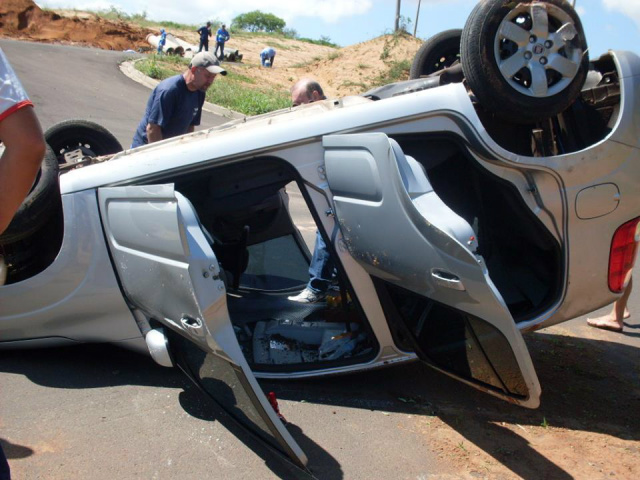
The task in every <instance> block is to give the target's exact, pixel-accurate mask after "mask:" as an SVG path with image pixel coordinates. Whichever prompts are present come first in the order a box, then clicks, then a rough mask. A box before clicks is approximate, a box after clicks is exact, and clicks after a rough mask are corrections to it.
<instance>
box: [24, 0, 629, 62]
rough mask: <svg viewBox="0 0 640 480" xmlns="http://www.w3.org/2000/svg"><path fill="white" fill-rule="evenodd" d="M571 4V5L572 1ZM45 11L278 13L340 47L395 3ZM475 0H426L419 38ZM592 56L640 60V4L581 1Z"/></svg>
mask: <svg viewBox="0 0 640 480" xmlns="http://www.w3.org/2000/svg"><path fill="white" fill-rule="evenodd" d="M571 1H572V0H571ZM36 3H37V4H38V5H40V6H41V7H50V8H63V7H68V8H78V9H83V8H84V9H94V10H99V9H107V8H109V6H111V5H113V6H115V7H116V8H118V9H120V10H123V11H125V12H127V13H141V12H143V11H146V12H147V16H148V18H150V19H154V20H174V21H176V22H181V23H189V24H197V23H201V22H204V21H206V20H207V19H217V20H221V21H224V22H226V23H229V22H230V21H231V19H232V18H233V17H235V16H236V15H238V14H240V13H245V12H249V11H252V10H261V11H263V12H269V13H273V14H275V15H277V16H279V17H281V18H283V19H284V20H285V21H286V22H287V27H290V28H293V29H295V30H296V31H297V32H298V34H299V35H301V36H304V37H309V38H320V36H327V37H329V38H330V39H331V41H333V42H335V43H338V44H339V45H341V46H347V45H352V44H355V43H359V42H364V41H367V40H370V39H371V38H374V37H377V36H379V35H381V34H383V33H389V32H390V31H391V30H392V29H393V24H394V18H395V12H396V0H278V1H269V0H233V1H229V0H223V1H220V0H179V1H176V0H36ZM475 4H476V0H422V4H421V7H420V16H419V20H418V28H417V36H418V37H420V38H423V39H426V38H428V37H430V36H431V35H434V34H436V33H438V32H441V31H443V30H447V29H449V28H462V27H463V26H464V23H465V21H466V18H467V16H468V15H469V12H471V9H472V8H473V6H474V5H475ZM417 5H418V0H402V1H401V12H400V14H401V15H402V16H403V17H406V18H410V19H411V21H412V23H410V24H409V31H410V32H413V28H414V23H415V18H416V9H417ZM576 8H577V10H578V12H579V13H580V18H581V19H582V23H583V26H584V28H585V32H586V35H587V42H588V44H589V49H590V56H591V58H595V57H596V56H599V55H600V54H602V53H604V52H606V51H607V50H608V49H615V50H632V51H635V52H636V53H639V54H640V0H576Z"/></svg>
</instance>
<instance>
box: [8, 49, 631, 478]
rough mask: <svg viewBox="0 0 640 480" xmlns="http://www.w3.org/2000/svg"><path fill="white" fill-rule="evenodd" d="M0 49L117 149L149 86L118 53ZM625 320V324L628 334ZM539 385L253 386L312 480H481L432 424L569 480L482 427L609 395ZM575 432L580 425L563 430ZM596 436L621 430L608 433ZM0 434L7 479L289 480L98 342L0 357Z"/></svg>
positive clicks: (160, 376) (419, 374)
mask: <svg viewBox="0 0 640 480" xmlns="http://www.w3.org/2000/svg"><path fill="white" fill-rule="evenodd" d="M0 46H1V47H2V48H3V49H4V50H5V51H6V52H7V54H8V56H9V58H10V60H11V61H12V63H13V64H14V67H15V68H16V70H17V71H18V74H19V75H20V76H21V78H22V80H23V82H24V84H25V86H26V88H27V89H28V91H29V93H30V94H31V96H32V98H33V99H34V100H35V102H36V103H37V104H38V115H39V116H40V118H41V121H42V123H43V126H44V127H45V128H46V127H48V126H50V125H52V124H53V123H55V122H57V121H59V120H62V119H65V118H70V117H74V118H77V117H82V118H89V119H92V120H94V121H97V122H99V123H102V124H103V125H105V126H107V128H109V129H110V130H112V131H113V132H114V133H115V134H116V135H117V136H118V137H119V138H120V139H121V142H122V143H123V144H126V143H127V142H128V141H129V139H130V135H131V132H132V131H133V128H135V125H136V124H137V122H138V120H139V116H140V115H141V112H142V109H143V108H144V104H145V101H146V98H147V96H148V93H149V91H148V90H147V89H145V88H144V87H141V86H139V85H137V84H135V83H133V82H131V81H130V80H129V79H127V78H125V77H123V76H122V75H121V74H120V73H119V71H118V70H117V68H116V65H117V63H118V62H119V61H120V60H121V59H123V58H125V57H127V55H125V54H122V53H113V52H104V51H99V50H93V49H80V48H72V47H59V46H50V45H40V44H37V45H36V44H29V43H18V42H9V41H0ZM84 113H86V114H84ZM208 121H212V122H215V121H217V120H216V119H215V118H213V119H210V120H208ZM218 121H219V120H218ZM638 270H639V269H638V268H636V273H637V275H636V277H637V278H640V271H638ZM636 283H637V285H640V284H638V282H636ZM638 290H640V287H637V290H636V292H635V293H634V294H633V295H632V299H631V303H630V308H631V310H632V312H640V294H638ZM637 323H638V322H637V320H635V319H632V320H631V321H630V326H631V327H634V325H637ZM562 328H563V329H568V331H569V332H570V335H572V336H574V337H576V336H577V337H582V338H583V340H581V345H585V347H584V348H587V349H588V348H591V347H593V348H597V349H599V350H598V351H603V352H605V353H604V354H606V355H609V354H611V355H619V357H620V364H621V365H626V364H623V361H625V358H626V359H627V360H626V361H627V362H632V358H633V357H634V358H636V359H637V358H638V357H637V352H638V346H639V345H640V334H638V333H637V330H636V329H634V328H627V329H626V330H627V331H626V333H625V335H618V334H613V333H609V332H599V331H594V332H591V331H590V330H589V329H587V328H586V327H585V326H584V319H583V318H582V319H576V320H574V321H572V322H567V323H565V324H563V325H562ZM543 333H544V334H545V335H546V336H547V337H549V338H550V339H551V340H552V341H553V342H554V344H558V343H559V342H562V341H563V339H564V338H566V336H565V334H564V333H562V332H560V333H559V332H558V331H551V332H543ZM594 335H595V336H594ZM529 343H530V345H531V344H532V343H533V342H529ZM582 351H583V352H584V350H582ZM532 355H533V357H534V364H536V367H538V366H541V367H543V369H542V371H549V372H552V373H553V372H554V369H553V368H552V367H554V365H553V358H551V357H549V355H546V354H544V353H542V352H536V351H533V352H532ZM614 358H617V357H614ZM624 368H626V367H624ZM539 371H540V370H539ZM629 374H630V375H632V374H633V370H631V369H630V370H629ZM540 380H541V383H542V387H543V392H546V393H545V395H543V403H542V406H541V409H540V410H539V411H534V412H532V411H528V410H525V409H521V408H518V407H513V406H511V405H508V404H506V403H504V402H501V401H498V400H495V399H493V398H490V397H488V396H487V395H484V394H482V393H479V392H476V391H475V390H473V389H470V388H468V387H465V386H463V385H460V384H459V383H458V382H455V381H453V380H451V379H449V378H448V377H445V376H444V375H441V374H438V373H436V372H434V371H432V370H430V369H428V368H427V367H424V366H422V365H420V364H413V365H407V366H404V367H401V368H393V369H387V370H381V371H377V372H369V373H367V374H362V375H356V376H349V377H342V378H336V379H332V380H329V381H326V380H325V381H306V382H291V383H274V382H271V383H268V384H265V387H266V388H268V389H269V390H275V391H277V393H278V396H279V398H280V405H281V409H282V411H283V413H284V415H285V416H286V417H287V418H288V420H289V421H291V422H292V423H293V424H294V425H295V426H294V427H293V435H294V437H295V438H296V440H297V441H298V442H299V443H300V444H301V446H302V447H303V449H304V450H305V451H306V452H307V454H308V456H309V458H310V465H311V468H312V469H313V470H314V472H315V473H316V475H317V476H318V478H322V479H331V480H333V479H341V478H348V479H365V478H366V479H370V478H379V479H387V478H388V479H405V478H406V479H416V478H420V479H422V478H424V479H427V478H443V475H447V474H449V475H451V476H450V477H449V478H459V477H460V476H461V475H462V476H464V477H466V478H470V477H479V478H483V471H469V470H465V469H464V468H462V469H458V470H453V468H454V467H453V466H452V465H455V463H456V462H455V461H453V460H452V459H453V458H454V456H456V455H463V454H464V453H463V452H462V449H461V448H460V449H457V448H453V449H452V450H450V451H447V450H445V451H442V450H441V449H440V447H439V445H440V444H439V443H438V438H439V437H440V436H441V435H442V431H443V430H441V427H440V425H441V424H438V423H437V421H436V420H437V419H440V420H441V421H442V422H444V423H446V425H445V426H444V427H442V428H446V429H449V430H451V431H454V433H456V434H458V435H459V436H460V437H459V438H460V440H459V441H458V440H456V443H460V445H463V446H464V445H469V443H471V444H473V445H475V446H477V447H479V448H480V449H483V450H484V451H485V452H486V453H487V454H489V455H490V456H491V457H493V458H500V460H499V461H500V462H502V463H503V464H504V465H505V466H506V467H507V468H508V469H510V470H511V471H512V472H513V473H514V474H515V475H518V476H523V477H530V478H533V477H535V476H536V475H535V473H536V472H537V473H538V476H542V473H544V476H546V477H548V478H568V475H569V473H568V472H566V471H564V470H562V468H560V467H558V466H557V465H555V464H554V463H553V462H551V461H549V459H547V458H545V457H544V456H541V455H538V454H536V452H535V450H534V448H532V447H531V446H530V445H529V444H528V443H527V442H526V441H523V439H522V438H521V437H519V436H518V435H517V434H514V433H513V432H511V431H510V430H508V429H496V428H495V424H496V422H498V423H499V422H500V421H501V420H503V419H508V420H509V421H511V422H513V423H515V424H517V425H518V426H521V425H525V426H527V425H539V423H540V421H541V415H543V414H544V415H546V416H547V418H553V417H554V416H555V417H559V416H561V415H563V416H564V415H566V414H567V412H568V411H570V412H572V416H571V420H572V421H573V424H572V428H580V429H583V430H585V431H590V430H591V429H594V428H595V427H594V422H593V421H592V420H591V419H590V418H588V417H585V418H584V419H583V418H582V417H580V415H581V413H580V411H581V410H580V409H579V408H577V407H576V406H575V405H580V403H581V402H583V401H585V400H590V401H591V402H595V401H600V399H602V402H605V401H607V400H606V399H607V395H608V394H607V392H602V391H600V390H596V391H589V392H584V393H583V394H582V395H586V396H589V395H592V396H593V397H592V398H591V399H585V397H584V396H581V397H580V398H575V400H574V401H573V403H574V404H575V405H574V406H573V408H572V406H571V404H569V406H567V405H566V404H562V408H560V407H558V409H557V410H556V406H555V404H553V403H550V402H549V399H550V398H552V397H553V395H554V392H563V391H565V390H566V388H565V387H566V385H565V383H564V382H566V380H564V379H563V378H561V377H558V376H557V375H556V374H555V373H554V374H549V375H545V376H541V378H540ZM635 385H636V386H637V379H636V380H635ZM639 391H640V389H639ZM616 394H617V395H618V396H619V397H620V396H621V397H623V398H627V397H626V396H627V395H632V393H627V392H616ZM569 398H570V399H572V398H573V397H572V396H570V397H569ZM399 399H404V400H405V401H400V400H399ZM406 399H412V402H410V403H407V402H406ZM413 399H415V400H416V402H417V403H413ZM434 414H435V415H436V416H435V417H434V416H433V415H434ZM576 423H580V424H581V425H582V424H583V425H584V426H582V427H575V424H576ZM473 425H475V426H476V427H478V428H476V429H475V430H474V429H473V428H471V426H473ZM614 426H615V425H614ZM598 428H604V427H601V426H598ZM476 431H482V432H484V431H486V432H490V435H491V442H489V441H488V439H489V438H490V437H489V433H487V435H486V436H485V435H484V434H482V435H481V436H478V435H475V433H474V432H476ZM516 431H517V429H516ZM594 431H595V430H594ZM604 433H607V434H609V435H613V436H616V435H620V433H619V431H618V430H615V429H612V430H606V429H605V430H604ZM636 435H637V432H636ZM0 439H1V440H2V442H3V446H4V448H5V450H6V451H7V453H8V456H9V458H10V463H11V465H12V467H13V470H14V473H15V478H30V479H37V478H42V479H63V478H64V479H69V478H78V479H81V478H92V479H98V480H99V479H109V480H110V479H113V478H122V479H129V478H160V479H169V478H170V479H173V478H181V479H183V478H184V479H204V478H226V479H244V478H260V479H263V478H265V479H266V478H291V477H292V472H291V471H290V470H288V469H287V468H286V467H285V466H284V465H283V464H281V463H279V462H276V461H274V460H273V457H271V456H270V455H269V452H267V451H265V450H264V449H262V448H261V447H260V446H259V445H257V444H256V443H255V441H254V440H253V439H252V438H250V437H248V436H247V435H245V434H243V433H242V432H241V431H239V430H238V428H237V427H236V426H234V425H233V423H232V422H231V421H230V419H229V418H228V417H227V416H226V415H224V414H223V413H222V412H219V411H218V410H217V409H216V407H215V406H214V405H212V404H211V403H210V402H209V401H208V400H207V399H206V398H204V397H203V396H201V395H200V394H199V392H197V391H196V390H195V388H193V387H192V386H191V384H190V383H188V382H187V381H186V380H185V379H184V378H183V377H182V376H181V375H180V374H179V373H178V372H177V371H174V370H169V369H163V368H161V367H158V366H157V365H155V364H154V363H153V362H152V361H150V360H149V359H147V358H145V357H142V356H139V355H136V354H133V353H130V352H126V351H122V350H118V349H116V348H113V347H109V346H86V347H77V348H70V349H57V350H38V351H28V352H2V353H0ZM464 442H466V443H464ZM492 442H493V443H492ZM495 445H498V446H497V447H496V446H495ZM505 445H510V446H514V448H515V447H516V446H517V448H518V449H519V450H518V454H515V455H512V456H504V455H502V456H501V453H500V452H501V449H503V447H504V446H505ZM525 456H526V458H527V461H526V462H523V461H522V459H523V457H525Z"/></svg>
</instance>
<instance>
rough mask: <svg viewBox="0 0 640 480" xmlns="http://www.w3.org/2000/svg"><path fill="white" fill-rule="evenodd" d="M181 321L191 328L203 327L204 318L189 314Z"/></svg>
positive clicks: (185, 326) (184, 325)
mask: <svg viewBox="0 0 640 480" xmlns="http://www.w3.org/2000/svg"><path fill="white" fill-rule="evenodd" d="M180 323H182V326H183V327H184V328H187V329H191V330H194V329H200V328H202V320H200V319H199V318H193V317H190V316H188V315H185V316H184V317H182V318H181V319H180Z"/></svg>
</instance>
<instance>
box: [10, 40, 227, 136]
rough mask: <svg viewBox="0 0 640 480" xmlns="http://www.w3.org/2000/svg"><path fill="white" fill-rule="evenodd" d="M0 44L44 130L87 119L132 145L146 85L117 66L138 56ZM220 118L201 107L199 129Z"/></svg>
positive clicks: (145, 94) (11, 43) (144, 101)
mask: <svg viewBox="0 0 640 480" xmlns="http://www.w3.org/2000/svg"><path fill="white" fill-rule="evenodd" d="M0 47H1V48H2V50H4V52H5V54H6V55H7V57H8V58H9V61H10V62H11V65H12V66H13V68H14V70H15V71H16V73H17V74H18V76H19V77H20V80H21V81H22V84H23V86H24V88H25V89H26V90H27V93H28V94H29V96H30V97H31V99H32V101H33V102H34V103H35V105H36V112H37V114H38V118H39V119H40V122H41V123H42V128H43V129H45V130H46V129H47V128H49V127H51V126H52V125H54V124H56V123H58V122H60V121H62V120H67V119H71V118H73V119H84V120H91V121H94V122H96V123H98V124H100V125H102V126H103V127H105V128H107V129H108V130H109V131H110V132H112V133H113V134H114V135H115V136H116V137H117V138H118V140H119V141H120V143H121V144H122V146H123V147H125V148H127V147H129V145H131V140H132V139H133V133H134V132H135V129H136V127H137V126H138V123H139V122H140V119H141V118H142V114H143V113H144V109H145V106H146V104H147V99H148V98H149V93H150V90H149V89H148V88H146V87H144V86H142V85H139V84H137V83H135V82H133V81H131V80H130V79H129V78H127V77H125V76H124V75H122V74H121V73H120V71H119V68H118V65H119V64H120V63H121V62H123V61H124V60H128V59H132V58H138V57H140V56H141V55H138V54H127V53H123V52H112V51H108V50H99V49H96V48H79V47H70V46H60V45H49V44H43V43H31V42H17V41H12V40H0ZM214 85H215V84H214ZM213 88H215V87H213ZM225 121H226V119H224V118H222V117H218V116H216V115H213V114H211V113H207V112H203V116H202V125H201V127H199V128H209V127H213V126H215V125H220V124H221V123H224V122H225Z"/></svg>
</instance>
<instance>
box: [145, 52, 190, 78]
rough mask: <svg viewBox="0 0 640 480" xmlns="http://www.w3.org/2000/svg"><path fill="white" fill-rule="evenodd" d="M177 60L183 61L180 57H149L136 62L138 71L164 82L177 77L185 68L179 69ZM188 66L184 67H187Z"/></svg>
mask: <svg viewBox="0 0 640 480" xmlns="http://www.w3.org/2000/svg"><path fill="white" fill-rule="evenodd" d="M176 58H179V59H180V60H183V59H182V58H180V57H173V56H169V55H167V56H166V57H164V56H159V55H149V57H148V58H145V59H144V60H140V61H139V62H136V69H137V70H139V71H141V72H142V73H144V74H145V75H146V76H147V77H151V78H155V79H156V80H164V79H165V78H167V77H170V76H172V75H175V74H176V73H177V72H178V71H180V70H183V68H180V69H177V66H178V63H177V62H176V60H175V59H176ZM186 65H187V64H185V65H184V66H185V67H186Z"/></svg>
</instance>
